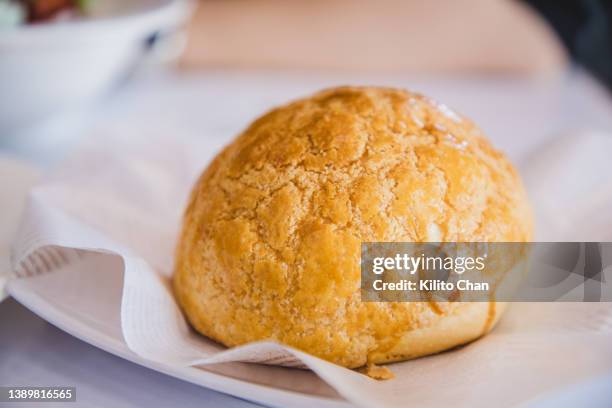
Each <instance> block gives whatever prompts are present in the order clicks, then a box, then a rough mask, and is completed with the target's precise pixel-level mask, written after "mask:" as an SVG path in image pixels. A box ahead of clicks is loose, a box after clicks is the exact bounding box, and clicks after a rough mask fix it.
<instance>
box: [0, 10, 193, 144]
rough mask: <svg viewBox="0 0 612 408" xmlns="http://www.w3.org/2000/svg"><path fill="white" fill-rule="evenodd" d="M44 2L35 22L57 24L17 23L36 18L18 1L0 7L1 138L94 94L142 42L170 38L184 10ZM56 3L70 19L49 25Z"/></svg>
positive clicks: (134, 57)
mask: <svg viewBox="0 0 612 408" xmlns="http://www.w3.org/2000/svg"><path fill="white" fill-rule="evenodd" d="M27 3H28V4H32V2H27ZM33 3H38V2H33ZM44 3H48V4H47V7H48V8H46V9H45V10H46V11H43V9H42V6H41V8H40V9H37V11H36V13H38V14H36V16H39V17H40V16H43V15H44V16H49V17H48V18H51V19H52V21H54V22H57V24H56V23H52V24H48V23H47V22H38V23H36V24H21V22H23V21H37V20H36V19H34V20H31V19H30V16H31V14H30V13H31V12H30V11H29V9H23V8H19V7H18V6H19V4H20V3H18V2H14V1H0V5H1V6H0V20H1V21H2V23H1V25H0V27H2V28H0V94H1V95H2V98H1V99H0V135H1V136H3V137H4V136H12V135H17V134H19V133H20V131H22V130H23V129H24V128H27V127H28V126H32V125H33V124H34V123H36V122H38V121H41V120H43V119H45V118H47V117H49V116H51V115H52V114H56V113H59V112H62V111H65V110H68V109H71V108H76V107H81V106H82V105H83V104H85V103H87V102H89V101H90V100H92V99H93V98H95V97H96V96H99V95H100V94H101V93H103V91H105V90H107V89H108V88H109V87H111V86H112V85H113V84H114V83H116V82H117V81H118V80H119V79H120V78H121V77H122V76H123V75H125V74H126V73H127V72H128V71H129V69H130V68H132V67H133V66H134V65H135V63H136V62H137V61H138V60H139V59H140V58H141V57H142V56H143V54H144V51H145V50H146V44H147V40H148V39H150V38H155V39H157V40H158V41H159V40H160V39H161V40H163V38H164V36H165V35H170V34H171V33H175V32H176V31H177V29H178V28H180V27H181V26H182V24H183V23H184V22H185V20H186V19H187V17H188V15H189V13H190V10H191V3H190V2H189V1H185V0H131V1H120V0H105V1H88V2H85V3H84V2H82V1H74V2H62V1H57V2H55V1H53V2H44ZM51 3H54V4H55V6H54V7H51ZM60 3H61V4H65V3H70V4H71V7H72V10H73V11H72V13H77V12H78V13H80V14H79V15H78V18H77V17H75V18H68V19H61V21H59V20H53V19H55V18H59V15H60V14H61V13H62V12H63V11H62V10H63V9H62V8H59V7H60ZM58 13H59V14H58ZM53 16H55V17H53ZM75 16H76V14H75ZM36 18H38V17H36ZM19 19H22V20H19ZM58 21H59V22H58Z"/></svg>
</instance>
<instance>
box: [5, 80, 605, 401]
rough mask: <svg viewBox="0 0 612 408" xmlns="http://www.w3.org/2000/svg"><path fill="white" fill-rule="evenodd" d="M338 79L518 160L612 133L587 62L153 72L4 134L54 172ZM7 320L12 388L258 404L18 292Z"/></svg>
mask: <svg viewBox="0 0 612 408" xmlns="http://www.w3.org/2000/svg"><path fill="white" fill-rule="evenodd" d="M338 83H342V84H344V83H358V84H359V83H375V84H378V85H394V86H401V87H406V88H410V89H416V90H418V91H421V92H423V93H425V94H428V95H431V96H433V97H435V98H437V99H439V100H442V101H445V102H446V103H447V104H448V105H449V106H451V107H457V108H458V110H459V111H461V112H462V113H465V114H466V115H467V116H469V117H471V118H472V119H474V120H475V121H476V122H477V123H479V124H480V125H481V127H482V128H483V129H484V130H485V133H487V134H488V135H489V137H490V138H491V139H492V140H493V143H494V144H495V145H496V146H498V147H499V148H500V149H502V150H504V151H506V152H507V153H508V154H509V156H510V157H511V158H513V159H514V160H516V161H520V160H521V159H522V158H523V157H524V155H525V153H527V152H529V151H530V150H532V149H533V148H534V147H535V146H537V145H538V144H540V143H542V142H544V141H546V140H547V139H549V138H552V137H555V136H556V135H559V134H562V133H563V132H567V131H571V130H604V131H611V130H612V101H611V99H610V97H609V95H608V94H607V93H606V92H605V91H604V90H603V89H601V88H600V87H599V86H598V85H597V84H595V83H594V82H593V81H592V80H590V79H589V78H588V77H586V75H584V74H583V73H582V72H580V71H576V70H575V71H572V72H569V73H567V74H566V75H564V76H563V77H560V78H555V79H547V80H537V79H531V80H519V79H510V78H505V79H504V78H487V79H474V78H471V79H470V78H466V79H435V78H429V79H427V78H417V79H415V78H402V77H384V78H380V77H364V76H350V77H347V76H330V75H328V76H324V75H316V76H315V75H303V74H274V73H257V74H254V73H232V74H227V73H222V72H208V73H200V74H182V75H178V74H175V73H168V72H144V73H141V74H140V75H139V76H137V77H136V78H132V79H131V80H130V81H129V82H127V83H125V84H123V86H121V87H120V88H118V89H116V90H114V91H113V92H112V93H110V94H109V95H107V96H105V97H104V98H102V99H101V100H99V101H97V102H96V103H95V105H94V106H93V108H92V107H91V106H89V107H87V108H86V109H85V108H84V109H81V110H79V111H78V112H76V113H72V114H70V115H67V116H63V117H58V118H54V120H53V121H50V122H48V123H46V124H44V125H41V126H37V127H36V128H32V129H29V130H27V131H24V132H23V134H21V135H19V136H15V137H13V138H7V139H5V140H3V141H2V143H1V144H0V153H3V154H9V155H11V156H13V157H19V158H21V159H23V160H26V161H27V162H28V163H30V164H32V165H34V166H37V167H39V168H40V169H42V171H43V172H44V171H46V169H48V168H49V167H50V166H52V165H53V164H55V163H57V162H58V161H60V160H61V158H62V157H64V156H65V155H66V154H69V152H70V151H72V149H73V148H74V146H76V145H78V143H79V142H80V141H82V140H83V139H84V138H86V137H100V135H99V134H96V129H99V128H103V127H104V126H107V125H108V124H109V123H111V124H113V125H114V126H127V125H126V124H130V123H132V124H138V123H139V122H140V123H146V122H150V121H152V120H156V121H157V122H158V123H160V127H161V129H168V130H169V131H172V132H183V133H187V134H191V135H192V136H191V137H204V138H208V139H209V140H210V142H211V144H213V145H214V146H220V145H221V144H223V143H224V142H226V141H227V140H229V139H230V138H231V137H232V136H233V135H234V134H236V133H237V132H238V131H240V129H241V128H243V127H244V126H245V124H246V123H248V122H249V121H250V120H251V119H253V118H254V117H256V116H257V115H258V114H260V113H261V112H262V111H265V110H266V109H268V108H269V107H270V106H273V105H275V104H278V103H282V102H284V101H286V100H288V99H290V98H293V97H296V96H300V95H304V94H308V93H311V92H312V91H315V90H317V89H319V88H322V87H325V86H330V85H333V84H338ZM153 118H154V119H153ZM86 135H89V136H86ZM0 323H1V324H2V326H3V328H2V330H0V384H2V385H5V384H6V385H9V384H10V385H39V386H45V385H70V386H76V388H77V404H75V405H76V406H84V407H89V406H92V407H110V406H112V407H141V406H169V405H180V406H185V407H190V406H194V407H195V406H198V407H201V406H219V405H222V406H228V407H239V406H240V407H244V406H250V405H253V404H252V403H250V402H247V401H244V400H240V399H237V398H234V397H231V396H227V395H224V394H221V393H218V392H215V391H212V390H208V389H205V388H202V387H198V386H195V385H192V384H189V383H186V382H183V381H180V380H177V379H174V378H171V377H168V376H166V375H163V374H160V373H157V372H154V371H151V370H149V369H146V368H143V367H140V366H138V365H135V364H133V363H130V362H128V361H125V360H123V359H121V358H118V357H116V356H113V355H111V354H108V353H106V352H104V351H101V350H99V349H97V348H95V347H93V346H91V345H89V344H87V343H84V342H82V341H80V340H78V339H76V338H74V337H72V336H70V335H68V334H66V333H64V332H62V331H61V330H59V329H57V328H56V327H54V326H52V325H50V324H49V323H46V322H45V321H44V320H42V319H40V318H39V317H37V316H36V315H34V314H33V313H31V312H30V311H28V310H27V309H25V308H24V307H23V306H21V305H19V304H18V303H17V302H15V301H14V300H13V299H7V300H4V301H3V302H2V303H0ZM75 405H71V406H75Z"/></svg>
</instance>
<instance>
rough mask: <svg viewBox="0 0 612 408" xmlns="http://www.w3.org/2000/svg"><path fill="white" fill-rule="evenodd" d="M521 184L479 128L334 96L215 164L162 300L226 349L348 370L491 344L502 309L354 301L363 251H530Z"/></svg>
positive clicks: (382, 95) (402, 103)
mask: <svg viewBox="0 0 612 408" xmlns="http://www.w3.org/2000/svg"><path fill="white" fill-rule="evenodd" d="M530 214H531V213H530V209H529V205H528V201H527V197H526V194H525V191H524V189H523V186H522V183H521V180H520V178H519V175H518V173H517V172H516V170H515V169H514V168H513V167H512V165H511V163H510V162H509V161H508V159H507V158H506V157H505V156H504V155H503V154H502V153H500V152H499V151H497V150H495V149H494V148H493V147H492V146H491V144H490V143H489V141H488V140H487V139H486V137H485V136H484V135H483V134H482V132H481V131H480V130H479V128H478V127H477V126H475V125H474V123H472V122H471V121H470V120H468V119H466V118H465V117H462V116H460V115H458V114H457V113H454V112H453V111H451V110H450V109H449V108H447V107H446V106H444V105H441V104H438V103H436V102H435V101H433V100H432V99H430V98H427V97H425V96H422V95H419V94H416V93H412V92H408V91H405V90H400V89H390V88H376V87H340V88H334V89H328V90H324V91H322V92H319V93H317V94H315V95H313V96H310V97H307V98H304V99H300V100H297V101H295V102H292V103H289V104H288V105H285V106H282V107H279V108H277V109H274V110H272V111H271V112H269V113H266V114H265V115H263V116H262V117H260V118H259V119H257V120H256V121H255V122H253V123H252V124H251V125H250V126H249V127H248V128H247V129H246V130H245V131H244V132H243V133H241V134H240V135H239V136H238V137H237V138H236V139H235V140H234V141H233V142H232V143H231V144H230V145H229V146H227V147H226V148H225V149H224V150H223V151H222V152H221V153H220V154H218V155H217V157H216V158H215V159H214V160H213V161H212V162H211V164H210V165H209V166H208V168H207V169H206V170H205V171H204V173H203V174H202V175H201V176H200V178H199V180H198V181H197V182H196V184H195V186H194V188H193V191H192V193H191V197H190V199H189V203H188V206H187V209H186V211H185V215H184V219H183V227H182V231H181V234H180V237H179V242H178V246H177V253H176V264H175V271H174V277H173V287H174V291H175V294H176V298H177V300H178V303H179V305H180V307H181V308H182V310H183V312H184V313H185V315H186V317H187V319H188V320H189V322H190V323H191V325H192V326H193V327H194V328H195V330H197V331H198V332H200V333H201V334H203V335H205V336H207V337H209V338H211V339H214V340H216V341H218V342H220V343H222V344H224V345H226V346H228V347H231V346H237V345H241V344H245V343H249V342H253V341H258V340H272V341H277V342H280V343H283V344H286V345H289V346H292V347H295V348H297V349H300V350H303V351H306V352H308V353H311V354H313V355H315V356H318V357H320V358H323V359H326V360H328V361H331V362H333V363H336V364H340V365H342V366H345V367H350V368H354V367H360V366H363V365H366V364H377V363H385V362H391V361H399V360H405V359H410V358H415V357H419V356H423V355H427V354H431V353H436V352H439V351H442V350H445V349H448V348H451V347H454V346H457V345H460V344H464V343H466V342H469V341H472V340H474V339H476V338H478V337H480V336H481V335H483V334H485V333H486V332H487V331H488V330H490V329H491V328H492V327H493V325H494V324H495V322H496V321H497V319H498V318H499V316H500V314H501V313H502V309H503V304H500V303H497V304H496V303H495V302H493V301H491V302H474V303H468V302H444V303H435V302H403V303H402V302H362V301H361V299H360V246H361V243H362V242H373V241H386V242H444V241H458V242H495V241H501V242H509V241H529V240H530V239H531V234H532V224H531V218H530Z"/></svg>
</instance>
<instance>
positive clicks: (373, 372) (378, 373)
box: [359, 363, 395, 381]
mask: <svg viewBox="0 0 612 408" xmlns="http://www.w3.org/2000/svg"><path fill="white" fill-rule="evenodd" d="M359 372H360V373H362V374H365V375H367V376H368V377H370V378H373V379H375V380H378V381H386V380H392V379H394V378H395V374H393V371H391V370H390V369H389V368H387V367H385V366H378V365H376V364H374V363H369V364H368V365H367V366H365V367H363V368H361V369H360V370H359Z"/></svg>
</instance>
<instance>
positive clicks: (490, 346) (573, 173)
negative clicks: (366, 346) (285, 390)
mask: <svg viewBox="0 0 612 408" xmlns="http://www.w3.org/2000/svg"><path fill="white" fill-rule="evenodd" d="M138 134H141V135H143V136H141V137H135V136H134V135H138ZM585 141H586V142H585ZM559 146H560V147H559ZM219 147H220V146H211V144H210V143H209V142H208V141H206V140H197V139H196V138H178V137H169V136H167V134H164V135H161V134H155V132H151V131H150V130H148V131H143V129H135V128H124V129H121V128H113V129H106V131H105V132H104V137H98V138H96V139H94V140H93V141H92V142H90V143H88V144H87V145H86V146H83V147H82V148H81V149H79V151H78V152H77V153H75V154H74V155H73V156H72V157H71V158H69V159H68V160H66V162H65V163H64V164H63V165H62V166H61V167H60V168H58V169H57V170H56V171H55V172H53V173H52V174H51V175H49V176H48V177H47V178H46V179H45V180H44V181H43V182H42V183H41V184H40V185H38V186H37V187H35V188H34V189H33V190H32V192H31V194H30V197H29V200H28V204H27V207H26V211H25V216H24V219H23V222H22V226H21V228H20V232H19V235H18V238H17V240H16V242H15V245H14V251H13V268H14V271H15V275H16V277H15V279H25V280H27V278H28V276H32V275H38V274H43V273H49V274H52V273H53V271H54V270H55V269H57V268H59V267H61V266H63V265H66V264H70V263H71V262H75V261H76V260H78V259H81V258H83V257H87V256H90V254H91V253H97V254H100V253H101V254H108V256H115V257H116V256H119V257H120V258H121V260H122V262H123V265H124V284H123V294H122V298H121V328H122V334H123V338H124V340H125V342H126V344H127V346H128V347H129V348H130V349H131V350H132V351H133V352H135V353H136V354H138V355H140V356H141V357H144V358H146V359H150V360H154V361H156V362H159V363H162V364H167V365H181V366H203V367H205V366H206V365H208V364H218V363H223V362H230V361H241V362H253V363H264V364H273V365H287V366H300V367H306V368H309V369H311V370H313V371H314V372H315V373H316V374H318V376H319V377H321V378H322V379H323V380H324V381H326V382H327V383H328V384H329V385H331V386H332V387H333V388H334V389H336V390H337V391H338V393H339V394H340V395H342V396H343V397H345V398H346V399H347V400H349V401H351V402H353V403H355V404H356V405H360V406H398V407H399V406H408V405H412V404H415V403H417V404H418V406H440V405H448V404H453V405H454V406H457V405H460V406H472V407H474V406H476V407H478V406H483V407H485V406H486V407H488V406H491V405H500V406H512V405H516V404H520V403H522V402H525V401H527V400H529V399H531V398H533V397H534V396H536V395H538V394H539V393H541V392H543V391H547V390H551V389H554V388H556V387H560V386H563V385H566V384H570V383H573V382H576V381H579V380H582V379H585V378H589V377H592V376H594V375H598V374H601V373H604V372H607V371H610V370H612V306H611V305H610V304H606V303H601V304H596V303H592V304H572V303H555V304H544V303H540V304H514V305H512V307H511V308H510V311H509V312H508V313H507V315H506V316H505V317H504V319H503V320H502V322H501V323H500V325H499V326H498V327H497V328H496V329H495V330H494V331H493V332H492V333H491V334H489V335H488V336H486V337H484V338H483V339H481V340H478V341H476V342H474V343H472V344H470V345H467V346H465V347H462V348H460V349H457V350H452V351H449V352H446V353H441V354H439V355H435V356H431V357H426V358H421V359H417V360H414V361H408V362H402V363H397V364H393V365H390V367H391V369H392V370H393V371H394V373H395V374H396V378H395V379H394V380H391V381H385V382H378V381H375V380H372V379H370V378H368V377H366V376H363V375H361V374H359V373H357V372H355V371H352V370H348V369H345V368H342V367H339V366H336V365H333V364H331V363H328V362H326V361H323V360H321V359H318V358H316V357H314V356H311V355H309V354H306V353H303V352H300V351H298V350H295V349H292V348H290V347H286V346H283V345H280V344H276V343H272V342H261V343H254V344H249V345H245V346H242V347H237V348H234V349H229V350H228V349H225V348H223V347H222V346H220V345H218V344H216V343H214V342H211V341H209V340H208V339H206V338H204V337H202V336H200V335H197V334H195V333H194V332H193V331H191V330H190V329H189V327H188V325H187V323H186V321H185V319H184V318H183V316H182V314H181V312H180V310H179V309H178V307H177V305H176V303H175V301H174V299H173V296H172V294H171V291H170V290H169V286H168V282H169V277H170V275H171V273H172V263H173V250H174V245H175V241H176V236H177V233H178V228H179V225H180V218H181V214H182V211H183V208H184V204H185V202H186V200H187V196H188V193H189V189H190V188H191V185H192V183H193V182H194V180H195V178H196V177H197V176H198V175H199V173H200V172H201V171H202V169H203V168H204V167H205V166H206V164H207V163H208V161H209V160H210V158H211V157H212V156H213V155H214V153H215V152H216V151H217V150H218V148H219ZM605 149H608V150H607V152H608V154H607V155H608V157H609V155H610V153H612V137H609V136H607V135H598V134H581V135H571V136H568V137H566V138H564V139H562V140H561V141H557V142H555V143H554V144H553V145H551V146H549V147H546V148H545V149H544V150H543V151H542V152H540V153H538V154H537V155H535V156H534V157H535V158H536V159H534V158H533V157H532V158H531V159H529V160H528V161H527V163H529V164H528V165H527V166H524V167H523V170H524V175H525V177H526V179H527V185H528V187H529V190H530V193H531V195H532V197H533V199H534V204H535V206H536V212H537V217H538V225H539V228H540V230H541V231H544V233H541V234H540V238H544V239H547V240H548V239H555V237H558V239H569V238H567V237H568V236H569V235H568V234H569V232H570V231H571V230H572V228H573V227H574V226H575V225H576V223H578V222H580V223H581V224H580V228H578V230H579V231H580V234H581V236H580V237H579V238H574V240H578V239H589V240H606V239H610V238H611V237H612V229H608V228H605V226H606V225H608V226H612V211H609V210H610V209H612V177H611V176H610V175H611V174H612V165H611V164H609V163H610V161H609V160H607V161H605V162H604V164H602V163H601V162H597V165H593V164H592V161H593V154H596V155H599V156H598V157H600V158H601V157H602V155H601V151H602V150H603V151H605ZM550 152H553V153H550ZM606 163H607V164H606ZM568 178H569V179H572V180H576V179H579V180H583V182H580V183H574V184H572V183H564V184H560V182H561V181H562V180H567V179H568ZM572 189H574V190H572ZM572 191H574V193H572ZM555 197H559V198H560V199H559V200H555ZM587 198H588V199H587ZM605 209H607V210H608V211H605ZM595 211H597V214H598V215H597V218H596V220H597V222H591V223H590V224H589V222H586V221H585V219H588V220H591V219H594V218H593V212H595ZM570 217H573V218H570ZM589 234H590V235H589ZM97 256H99V255H97ZM49 276H50V277H51V276H52V275H49ZM54 293H56V296H62V290H61V288H58V290H57V291H56V292H54ZM109 307H117V305H115V304H114V305H109ZM254 367H257V365H255V366H254ZM255 371H256V370H255ZM255 371H254V372H255ZM254 375H256V374H254Z"/></svg>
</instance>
